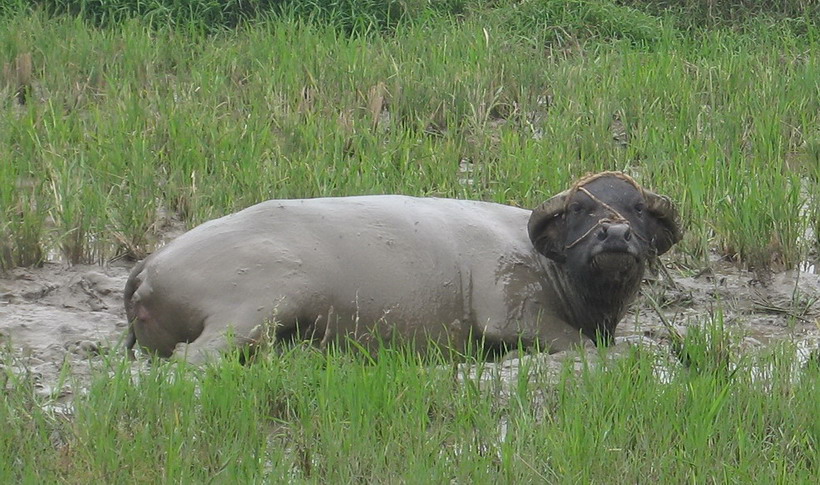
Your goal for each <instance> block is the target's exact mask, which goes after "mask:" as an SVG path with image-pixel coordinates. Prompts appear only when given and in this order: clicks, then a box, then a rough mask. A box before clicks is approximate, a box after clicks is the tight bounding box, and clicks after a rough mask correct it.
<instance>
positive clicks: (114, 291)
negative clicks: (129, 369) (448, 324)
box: [0, 261, 820, 402]
mask: <svg viewBox="0 0 820 485" xmlns="http://www.w3.org/2000/svg"><path fill="white" fill-rule="evenodd" d="M131 267H133V263H118V264H111V265H108V266H82V265H79V266H71V267H69V266H67V265H65V264H59V263H48V264H45V265H44V266H43V267H41V268H17V269H14V270H12V271H9V272H7V273H5V274H0V354H2V358H0V366H3V367H5V369H3V370H4V371H5V372H9V371H10V372H13V373H15V374H21V373H25V374H26V375H27V376H29V377H30V378H31V379H33V381H34V383H35V389H36V391H37V392H38V394H42V395H43V396H44V397H49V398H52V399H54V401H55V402H67V401H70V400H71V398H72V396H73V395H74V394H75V393H76V392H80V391H81V388H82V387H84V386H86V385H87V383H88V381H89V379H90V378H91V375H92V374H93V373H94V369H95V368H99V367H101V366H102V365H103V362H104V359H105V358H106V355H111V353H123V352H124V350H123V349H122V341H123V336H124V334H125V331H126V326H127V324H126V318H125V312H124V309H123V301H122V295H123V288H124V286H125V281H126V279H127V277H128V274H129V272H130V269H131ZM663 273H664V272H663V271H662V272H661V275H663ZM668 273H669V274H670V276H671V279H670V278H668V277H663V276H659V277H654V278H650V279H649V281H647V282H645V283H644V284H643V286H642V290H641V295H640V296H639V297H638V299H637V300H636V301H635V302H634V303H633V305H632V306H631V309H630V312H629V313H628V314H627V316H626V317H625V318H624V319H623V320H622V321H621V324H620V325H619V327H618V329H617V331H616V344H615V346H614V350H615V351H616V352H618V351H619V350H623V349H627V348H628V347H629V346H631V345H649V346H668V345H669V342H670V330H669V327H667V326H665V325H664V324H663V322H662V320H666V321H667V323H668V324H670V325H671V326H672V328H674V329H676V331H678V332H681V333H684V332H686V330H687V328H689V327H690V326H693V325H703V324H704V323H705V322H707V321H708V320H709V318H710V315H718V314H719V315H722V318H723V321H724V324H725V327H726V328H727V329H729V330H730V331H731V332H733V333H734V334H735V335H737V337H738V341H739V342H740V346H741V347H743V348H748V349H754V348H759V347H764V346H767V345H771V344H772V343H775V342H780V341H791V342H794V343H795V344H796V345H797V347H798V349H799V352H800V353H801V356H802V357H801V358H802V359H808V358H809V356H811V355H816V354H818V352H819V351H818V349H819V348H820V275H818V274H815V273H813V272H802V271H797V270H792V271H786V272H782V273H776V274H771V275H767V277H766V278H763V279H761V278H760V277H759V275H757V274H755V273H752V272H748V271H744V270H742V269H739V268H738V267H736V266H735V265H733V264H730V263H723V262H719V261H718V262H715V263H713V264H712V265H711V267H710V268H709V269H708V270H704V271H701V272H700V273H697V274H692V275H684V274H682V273H680V272H677V271H675V270H670V271H668ZM661 315H662V316H663V318H661ZM566 358H577V355H576V354H574V353H572V352H565V353H561V354H556V355H553V356H549V357H546V356H544V357H540V359H541V360H544V359H548V360H549V361H550V362H553V363H555V364H556V368H558V366H557V363H559V362H561V361H562V360H563V359H566ZM518 362H519V360H518V359H511V360H508V361H505V362H502V363H499V364H497V365H498V368H499V370H501V371H502V373H504V374H510V376H511V377H512V376H513V375H515V374H516V367H517V365H518ZM141 365H144V356H143V358H142V363H140V362H139V361H138V362H136V363H135V364H134V366H135V370H136V368H138V367H139V366H141ZM5 382H6V385H7V386H9V385H12V382H13V380H9V379H6V380H5Z"/></svg>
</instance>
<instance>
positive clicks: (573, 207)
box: [569, 202, 584, 214]
mask: <svg viewBox="0 0 820 485" xmlns="http://www.w3.org/2000/svg"><path fill="white" fill-rule="evenodd" d="M569 210H570V211H572V212H573V213H575V214H580V213H581V211H582V210H584V206H582V205H581V204H579V203H578V202H573V203H572V204H570V205H569Z"/></svg>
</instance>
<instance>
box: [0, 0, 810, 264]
mask: <svg viewBox="0 0 820 485" xmlns="http://www.w3.org/2000/svg"><path fill="white" fill-rule="evenodd" d="M538 5H541V7H538ZM556 5H557V4H554V3H550V2H545V3H541V4H538V3H536V2H528V3H527V4H526V8H529V9H533V8H541V9H542V10H539V12H541V14H539V15H540V16H539V15H534V16H533V15H530V14H527V12H528V11H522V10H520V9H519V8H518V7H515V8H513V7H508V8H506V9H505V8H502V7H498V8H494V9H492V8H489V9H484V10H472V11H471V14H470V15H468V16H466V17H464V18H460V19H454V18H450V17H442V16H435V15H430V16H428V17H426V19H425V20H421V21H419V22H415V23H413V22H408V23H404V24H398V25H397V27H396V29H395V30H394V32H392V33H391V34H390V35H373V34H367V35H347V34H345V33H344V32H343V31H340V30H338V29H337V28H334V27H332V26H322V24H316V23H305V22H303V21H301V20H299V19H298V18H297V17H294V16H287V15H286V16H283V17H278V18H275V19H270V20H267V21H260V22H253V23H250V24H247V25H245V26H244V27H242V28H239V29H235V30H221V31H220V32H217V33H213V34H210V35H205V34H203V33H201V32H198V31H196V30H186V29H177V28H173V27H157V26H154V27H149V26H147V25H146V24H145V23H144V22H142V21H140V20H138V19H131V20H123V21H122V22H121V23H120V24H118V26H117V27H116V28H105V29H100V28H95V27H92V26H89V25H88V24H87V23H85V22H84V21H83V20H80V19H78V18H71V17H57V18H49V17H47V16H46V15H44V14H42V13H31V12H23V13H18V14H15V15H6V16H5V17H4V18H2V19H0V23H2V24H4V28H3V29H0V51H1V52H2V58H3V59H9V60H10V62H9V63H8V64H7V65H6V68H5V69H4V74H3V79H2V81H3V82H2V83H0V95H1V96H0V97H2V99H3V100H4V101H3V103H2V105H1V106H2V109H3V111H4V116H3V117H2V121H0V153H2V157H3V164H2V167H0V185H2V186H3V187H10V188H11V189H12V190H4V191H3V192H2V195H0V199H1V200H2V207H0V215H2V219H0V233H2V236H3V239H2V251H0V260H2V265H3V266H4V267H12V266H15V265H29V264H33V263H36V262H38V261H40V260H42V259H43V258H44V257H46V256H47V255H49V254H51V255H61V256H62V257H63V258H65V259H66V260H68V261H70V262H100V261H105V260H107V259H109V258H112V257H115V256H117V255H122V254H127V255H131V256H135V257H142V256H144V255H145V254H147V253H149V252H151V251H152V250H153V249H154V247H155V243H156V233H157V231H159V230H161V228H162V226H163V225H164V224H166V223H167V222H168V219H169V218H170V217H179V218H180V219H182V220H183V221H185V222H186V223H187V224H188V225H194V224H197V223H200V222H202V221H204V220H207V219H210V218H213V217H216V216H219V215H222V214H225V213H228V212H231V211H235V210H237V209H240V208H243V207H246V206H248V205H250V204H253V203H255V202H259V201H261V200H265V199H269V198H278V197H313V196H325V195H350V194H362V193H386V192H391V193H406V194H415V195H437V196H448V197H464V198H477V199H485V200H492V201H497V202H502V203H510V204H517V205H522V206H533V205H535V204H537V203H538V202H540V201H542V200H543V199H544V198H546V197H548V196H549V195H551V194H552V193H554V192H555V191H557V190H561V189H562V188H564V187H566V185H567V184H568V183H569V182H570V181H571V180H572V179H573V178H575V177H577V176H579V175H582V174H584V173H585V172H588V171H595V170H601V169H622V170H626V171H628V172H630V173H632V174H633V175H636V176H637V177H638V178H639V180H640V181H642V182H643V183H645V185H647V186H648V187H650V188H653V189H656V190H657V191H659V192H663V193H667V194H669V195H670V196H672V197H673V198H674V199H675V200H677V201H678V203H679V205H680V208H681V214H682V217H683V219H684V222H685V224H686V227H687V229H688V232H687V235H686V238H685V239H684V241H683V243H682V244H680V245H679V246H677V250H678V251H677V254H678V255H679V257H681V258H682V259H685V260H689V261H691V262H692V264H695V265H698V264H701V263H703V262H704V261H705V260H706V257H707V254H708V252H709V251H710V250H711V249H717V250H718V251H719V252H721V253H722V254H724V255H725V256H727V257H730V258H736V259H738V260H740V261H742V262H743V263H745V264H748V265H750V266H755V267H766V266H771V265H775V267H791V266H793V265H794V264H796V263H797V262H798V261H801V260H803V259H805V258H806V257H807V255H808V254H809V253H810V252H811V251H812V250H814V251H816V250H817V241H816V238H815V240H811V241H806V240H805V238H803V234H804V233H806V231H807V229H809V228H810V229H812V230H813V231H814V234H818V233H820V231H818V229H817V227H818V217H817V213H818V209H817V207H818V201H817V197H816V195H815V194H816V193H817V191H816V187H817V185H816V184H817V166H818V165H817V156H816V152H817V147H816V145H817V141H816V140H817V137H818V135H817V130H816V126H817V125H818V120H817V117H818V113H820V109H818V105H817V103H818V97H817V96H816V79H817V78H818V77H820V72H819V71H820V64H818V61H817V59H818V55H817V53H818V43H817V42H816V39H817V36H816V35H813V33H814V32H815V31H814V30H810V31H809V32H808V33H807V32H803V31H795V30H794V29H792V28H791V27H790V26H791V24H789V23H786V22H776V21H774V20H767V18H763V19H762V20H756V21H754V22H749V23H747V24H745V28H744V29H743V30H732V29H712V30H700V31H698V33H697V35H695V34H685V33H683V31H677V30H675V27H674V26H673V25H672V23H670V22H666V21H664V20H662V19H660V18H658V17H651V16H648V17H647V16H646V15H647V14H643V13H639V12H638V11H633V10H624V11H619V10H612V9H615V7H613V6H611V5H610V6H608V7H607V6H600V5H599V6H595V5H597V4H595V5H593V4H591V3H590V4H586V3H583V2H581V3H578V4H575V3H570V4H567V5H569V7H567V6H565V7H564V8H563V10H550V9H555V8H557V7H556ZM520 8H525V6H523V5H522V6H521V7H520ZM602 8H603V9H604V10H601V9H602ZM544 9H546V10H544ZM589 9H593V10H594V11H595V12H597V13H595V15H599V16H600V15H604V14H605V12H608V11H609V10H612V13H611V15H610V14H606V15H609V17H607V18H608V19H609V20H608V23H601V22H600V21H598V20H595V19H596V18H597V17H595V15H592V14H591V13H589ZM595 9H598V10H595ZM606 9H609V10H606ZM522 12H523V13H522ZM602 12H604V13H602ZM536 13H537V12H536ZM524 14H526V15H524ZM559 14H560V15H559ZM590 15H592V16H591V17H590ZM635 16H641V17H640V18H641V19H643V20H642V21H641V22H643V23H645V24H646V25H650V24H651V28H650V27H647V29H649V30H646V31H645V32H644V31H643V30H642V31H641V32H643V33H641V34H640V35H639V33H635V32H637V31H635V32H633V31H631V30H628V29H627V28H626V26H627V25H631V26H632V27H634V28H635V29H637V28H638V24H635V23H634V22H632V20H634V19H633V17H635ZM635 18H637V17H635ZM538 19H541V20H538ZM630 19H632V20H630ZM653 19H654V20H653ZM532 22H536V23H537V22H542V23H544V22H545V24H544V25H547V24H550V25H551V24H552V23H556V22H557V24H556V25H565V26H566V28H563V31H561V32H560V36H559V38H556V37H555V35H554V34H555V33H556V32H558V31H556V30H554V29H553V30H552V31H549V29H542V28H540V27H539V28H536V27H535V24H532V25H531V23H532ZM538 25H540V24H538ZM641 25H643V24H641ZM592 27H595V28H594V29H593V28H592ZM528 32H529V35H527V33H528ZM630 32H631V33H630ZM28 54H30V58H31V62H30V64H29V65H30V66H31V67H30V68H27V67H26V63H25V62H22V61H25V59H26V55H28ZM21 79H22V80H23V81H21ZM21 83H22V84H21ZM21 88H22V92H23V93H24V95H23V99H24V100H25V103H24V104H20V103H19V102H18V101H16V100H18V99H19V96H18V92H21ZM613 134H616V135H619V136H620V138H619V141H615V140H613ZM463 161H464V162H471V163H472V164H473V165H472V166H473V168H474V173H473V178H474V183H472V184H465V183H463V182H464V181H463V180H460V177H461V176H460V174H459V164H460V163H461V162H463ZM805 208H808V210H806V209H805ZM801 214H803V216H802V217H801Z"/></svg>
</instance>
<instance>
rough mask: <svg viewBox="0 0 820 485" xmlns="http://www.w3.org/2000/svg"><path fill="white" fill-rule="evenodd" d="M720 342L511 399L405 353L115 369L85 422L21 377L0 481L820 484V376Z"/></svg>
mask: <svg viewBox="0 0 820 485" xmlns="http://www.w3.org/2000/svg"><path fill="white" fill-rule="evenodd" d="M709 328H710V327H708V326H707V329H706V330H703V331H701V332H700V333H697V334H696V335H695V336H694V337H688V338H687V342H686V345H687V348H688V355H689V360H688V362H687V363H688V364H689V365H688V366H681V365H675V364H674V363H673V361H674V359H673V360H670V357H669V356H666V355H665V354H664V353H662V352H658V353H656V352H654V351H651V350H647V349H642V348H634V349H632V350H631V351H630V352H628V354H627V355H625V356H623V357H620V358H616V359H605V360H603V361H602V362H603V363H599V364H595V365H588V366H587V365H585V366H583V370H581V371H580V372H578V373H576V372H574V371H573V370H572V369H571V365H565V366H564V369H563V371H558V372H556V371H552V372H549V371H547V370H546V369H547V367H546V366H541V365H539V364H538V363H537V362H530V363H529V364H528V365H525V366H524V367H523V371H522V374H521V375H520V376H519V377H518V378H517V379H515V378H514V379H513V380H512V381H511V382H510V383H509V384H510V385H508V386H506V387H507V388H508V391H507V393H506V394H505V393H500V394H499V392H498V389H499V388H501V387H505V386H502V385H501V384H502V383H501V382H500V381H499V380H498V378H497V377H493V376H494V374H493V371H492V370H491V369H489V368H485V369H484V370H483V371H482V372H478V373H472V374H470V373H468V372H467V371H466V369H465V368H463V367H462V368H458V367H453V366H452V365H449V364H445V363H441V362H438V361H436V360H435V359H432V360H421V359H419V358H418V357H414V356H413V354H412V353H409V352H403V351H385V352H382V353H381V354H380V357H379V359H378V360H376V361H375V362H374V361H371V360H370V359H367V358H365V357H363V356H362V355H355V354H351V353H347V352H336V351H332V350H331V351H329V352H327V353H323V352H320V351H317V350H315V349H310V348H305V347H296V348H292V349H289V350H284V351H281V352H272V353H270V354H267V355H265V356H263V357H262V358H260V359H258V360H257V361H256V362H255V363H254V364H253V365H250V366H243V365H241V364H239V363H238V361H237V359H235V358H228V359H226V360H225V361H223V362H222V363H221V364H220V365H218V366H212V367H209V368H206V369H200V370H195V369H191V368H189V367H185V366H182V365H178V364H175V363H170V362H162V363H157V364H155V365H152V366H151V367H150V368H149V369H148V370H145V371H143V372H140V373H139V374H133V373H132V370H131V365H130V363H129V362H127V361H125V360H122V359H121V357H114V356H109V357H108V358H106V362H105V364H101V365H99V366H98V369H97V372H96V378H95V379H94V380H93V383H92V384H91V386H90V387H89V388H88V391H87V393H85V394H82V395H78V396H77V397H76V398H75V399H74V403H73V415H72V417H71V419H66V418H65V417H63V416H62V415H60V414H59V413H55V412H54V411H51V409H53V408H50V407H49V406H48V405H47V404H48V402H47V400H46V399H44V398H42V397H36V396H35V395H34V392H33V387H32V384H31V379H29V378H26V377H25V376H18V375H16V374H14V373H11V372H10V371H9V370H8V369H10V366H9V367H6V370H5V371H4V376H5V377H4V378H5V379H6V381H7V382H6V386H7V388H8V386H12V389H14V392H12V393H8V394H5V395H4V398H3V400H2V401H0V418H2V419H3V422H4V423H6V428H5V430H4V432H3V433H2V434H0V451H1V452H2V453H3V456H6V457H13V459H9V460H3V462H2V463H0V479H2V480H3V482H5V483H12V482H16V483H33V482H37V483H54V482H69V483H78V482H83V483H87V482H89V481H95V482H99V481H102V482H117V483H121V482H134V481H136V482H140V483H146V482H151V483H157V482H176V483H179V482H185V483H193V482H197V483H203V482H208V481H216V482H225V481H231V482H235V481H243V482H258V481H265V482H284V481H287V482H310V483H328V482H333V483H351V482H367V483H373V482H376V483H383V482H390V483H396V482H397V481H401V482H409V483H448V482H451V481H456V482H459V483H462V482H473V483H489V482H494V481H496V482H497V481H501V482H504V483H527V482H539V483H543V482H551V483H578V482H581V483H590V482H608V483H612V480H613V479H615V480H616V481H617V482H618V483H635V482H638V481H644V480H652V481H663V482H675V483H682V482H694V483H702V482H708V481H721V482H723V481H731V482H738V483H750V482H757V483H760V482H761V481H762V482H765V483H813V482H815V481H816V479H817V478H818V473H819V472H818V464H817V456H818V454H817V453H818V449H817V448H818V437H819V436H820V428H818V422H817V419H816V416H817V413H818V412H820V408H819V407H818V401H817V392H818V382H819V381H818V379H819V378H820V374H819V373H818V371H817V368H816V366H815V367H810V368H805V369H803V370H802V371H801V372H800V373H799V374H794V373H793V372H792V369H793V365H794V362H793V357H792V356H793V355H794V354H793V352H791V351H790V350H789V349H788V348H787V347H781V348H778V349H776V350H770V351H766V353H761V354H755V355H746V356H744V357H743V358H742V359H736V357H737V355H734V354H733V357H735V360H736V362H733V363H731V364H729V359H723V358H722V357H721V358H715V357H714V355H712V354H714V352H715V351H716V349H718V351H719V352H721V353H722V352H725V351H728V350H729V348H728V347H725V346H723V344H722V342H724V341H728V338H727V337H725V336H724V335H723V334H722V333H721V332H722V329H720V328H717V327H715V329H711V330H710V329H709ZM713 338H716V339H718V342H719V343H718V344H717V345H715V344H711V343H710V342H711V340H710V339H713ZM589 358H590V359H592V361H595V362H601V361H600V360H598V358H597V357H596V356H589ZM697 359H701V361H700V363H699V364H693V362H694V361H695V360H697ZM436 364H439V365H436ZM479 365H481V364H479ZM728 366H731V368H730V369H729V370H728V371H726V368H727V367H728ZM660 369H665V370H664V371H661V370H660ZM614 477H617V478H614Z"/></svg>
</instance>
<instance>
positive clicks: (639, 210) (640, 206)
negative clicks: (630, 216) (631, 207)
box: [635, 202, 645, 216]
mask: <svg viewBox="0 0 820 485" xmlns="http://www.w3.org/2000/svg"><path fill="white" fill-rule="evenodd" d="M644 208H645V207H644V205H643V203H642V202H639V203H637V204H635V213H636V214H638V215H639V216H640V215H643V210H644Z"/></svg>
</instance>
